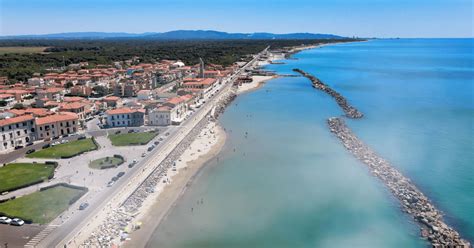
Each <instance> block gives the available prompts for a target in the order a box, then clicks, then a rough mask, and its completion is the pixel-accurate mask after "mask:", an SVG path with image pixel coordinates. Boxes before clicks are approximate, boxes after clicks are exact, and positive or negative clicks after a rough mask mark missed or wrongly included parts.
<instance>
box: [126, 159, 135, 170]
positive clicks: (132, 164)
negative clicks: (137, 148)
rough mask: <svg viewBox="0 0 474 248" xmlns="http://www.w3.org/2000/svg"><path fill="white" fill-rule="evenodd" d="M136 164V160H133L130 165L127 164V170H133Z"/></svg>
mask: <svg viewBox="0 0 474 248" xmlns="http://www.w3.org/2000/svg"><path fill="white" fill-rule="evenodd" d="M136 164H137V160H136V159H134V160H133V161H132V162H131V163H130V164H128V168H133V166H135V165H136Z"/></svg>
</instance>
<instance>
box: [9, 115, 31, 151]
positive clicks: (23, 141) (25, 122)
mask: <svg viewBox="0 0 474 248" xmlns="http://www.w3.org/2000/svg"><path fill="white" fill-rule="evenodd" d="M35 131H36V130H35V123H34V117H33V115H21V116H16V117H11V118H6V119H3V120H0V139H1V142H2V143H1V144H2V145H1V146H0V151H1V152H4V151H10V150H13V149H14V148H15V147H18V146H26V145H27V144H30V143H32V142H33V141H34V140H35V138H36V136H35V134H36V132H35Z"/></svg>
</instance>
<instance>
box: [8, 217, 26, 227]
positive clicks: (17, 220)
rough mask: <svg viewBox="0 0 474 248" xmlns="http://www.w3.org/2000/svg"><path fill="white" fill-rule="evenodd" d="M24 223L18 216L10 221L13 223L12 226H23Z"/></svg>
mask: <svg viewBox="0 0 474 248" xmlns="http://www.w3.org/2000/svg"><path fill="white" fill-rule="evenodd" d="M24 224H25V222H24V221H23V220H22V219H18V218H14V219H12V221H11V222H10V225H14V226H23V225H24Z"/></svg>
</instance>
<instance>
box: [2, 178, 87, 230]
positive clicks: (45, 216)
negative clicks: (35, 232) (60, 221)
mask: <svg viewBox="0 0 474 248" xmlns="http://www.w3.org/2000/svg"><path fill="white" fill-rule="evenodd" d="M84 193H85V191H84V190H80V189H72V188H69V187H64V186H56V187H54V188H50V189H46V190H43V191H38V192H35V193H32V194H29V195H26V196H22V197H19V198H16V199H14V200H10V201H7V202H4V203H0V213H4V214H6V215H8V216H14V217H18V218H21V219H23V220H31V221H33V222H34V223H40V224H46V223H48V222H50V221H52V220H53V219H54V218H56V217H57V216H59V215H60V214H61V213H62V212H63V211H64V210H66V209H67V208H68V206H69V202H70V201H71V199H73V198H75V197H80V196H82V194H84Z"/></svg>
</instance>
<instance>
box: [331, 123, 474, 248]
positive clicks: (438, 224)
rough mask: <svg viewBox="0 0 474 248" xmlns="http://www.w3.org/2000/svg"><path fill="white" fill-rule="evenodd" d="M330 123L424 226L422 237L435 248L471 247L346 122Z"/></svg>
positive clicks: (422, 196) (350, 150)
mask: <svg viewBox="0 0 474 248" xmlns="http://www.w3.org/2000/svg"><path fill="white" fill-rule="evenodd" d="M327 122H328V125H329V128H330V130H331V132H332V133H334V134H335V135H336V136H337V137H338V138H339V139H340V140H341V142H342V143H343V145H344V146H345V147H346V149H347V150H348V151H349V152H350V153H352V154H353V155H354V156H355V157H356V158H357V159H358V160H360V161H361V162H363V163H364V164H366V165H367V166H368V167H369V170H370V172H371V173H372V174H373V175H374V176H376V177H378V178H379V179H380V180H382V181H383V182H384V183H385V185H386V186H387V187H388V188H389V190H390V191H391V192H392V194H393V195H394V196H395V197H396V198H397V199H398V200H399V201H400V204H401V208H402V210H403V211H404V212H406V213H408V214H409V215H411V216H412V217H413V218H414V220H415V221H416V222H417V223H418V224H419V225H420V226H421V236H423V237H424V238H426V239H428V241H429V242H430V243H431V244H432V246H433V247H471V246H470V244H469V242H467V241H465V240H463V239H461V237H460V235H459V233H458V232H457V231H455V230H454V229H452V228H451V227H449V226H448V225H447V224H446V223H444V221H443V218H442V217H443V215H442V213H441V211H439V210H437V209H436V208H435V206H434V205H433V204H432V203H431V202H430V201H429V200H428V198H427V197H426V196H425V195H424V194H423V193H422V192H421V191H420V190H418V189H417V187H416V186H415V185H414V184H413V183H412V182H411V181H410V179H408V178H406V177H405V176H403V175H402V174H401V173H400V172H399V171H398V170H396V169H395V168H394V167H393V166H392V165H391V164H390V163H389V162H388V161H386V160H384V159H383V158H381V157H379V156H378V155H377V154H376V153H375V152H374V151H373V150H372V149H371V148H369V147H368V146H367V145H365V144H364V143H363V142H362V141H360V140H359V139H358V138H357V136H356V135H355V134H354V133H352V131H351V130H350V129H349V128H348V127H347V126H346V124H345V122H344V120H342V119H341V118H337V117H333V118H329V119H328V121H327Z"/></svg>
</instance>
